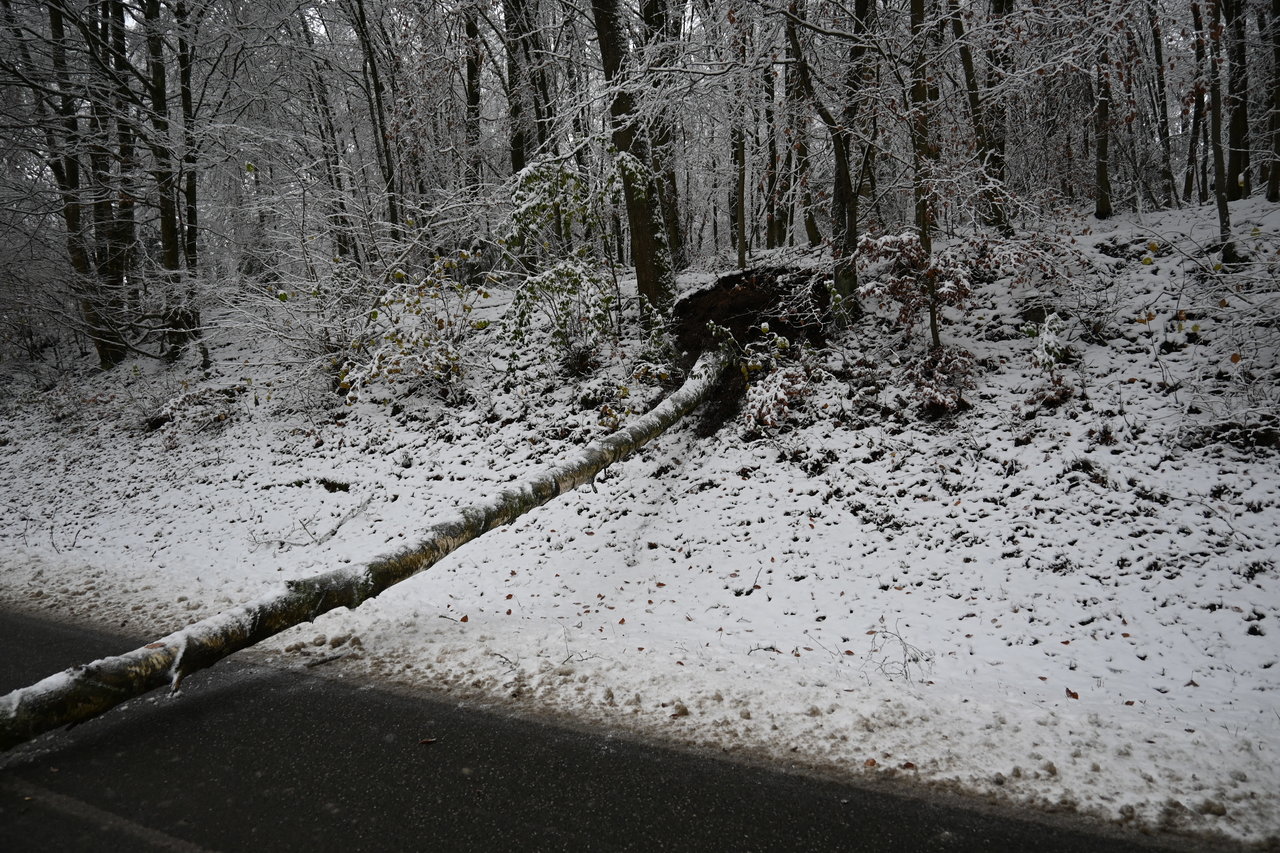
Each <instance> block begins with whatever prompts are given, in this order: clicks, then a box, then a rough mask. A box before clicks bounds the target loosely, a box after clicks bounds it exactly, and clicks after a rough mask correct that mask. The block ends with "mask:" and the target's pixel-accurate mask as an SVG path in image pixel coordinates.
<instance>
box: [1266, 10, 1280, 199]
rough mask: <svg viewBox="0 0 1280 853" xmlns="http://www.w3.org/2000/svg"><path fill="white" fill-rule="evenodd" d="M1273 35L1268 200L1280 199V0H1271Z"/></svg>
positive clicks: (1269, 22) (1269, 21) (1270, 23)
mask: <svg viewBox="0 0 1280 853" xmlns="http://www.w3.org/2000/svg"><path fill="white" fill-rule="evenodd" d="M1267 24H1268V28H1269V29H1270V31H1271V32H1270V37H1271V115H1270V116H1268V118H1267V132H1268V134H1269V135H1270V137H1271V162H1270V163H1269V164H1268V166H1267V201H1269V202H1272V203H1275V202H1277V201H1280V0H1271V17H1270V18H1269V19H1268V21H1267Z"/></svg>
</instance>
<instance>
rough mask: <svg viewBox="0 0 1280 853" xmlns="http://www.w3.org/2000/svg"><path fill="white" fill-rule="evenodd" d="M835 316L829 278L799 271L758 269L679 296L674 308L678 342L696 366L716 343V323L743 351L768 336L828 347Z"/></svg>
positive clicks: (814, 272)
mask: <svg viewBox="0 0 1280 853" xmlns="http://www.w3.org/2000/svg"><path fill="white" fill-rule="evenodd" d="M830 313H831V276H830V275H829V274H825V273H822V272H821V271H819V270H812V269H800V268H797V267H784V266H774V267H756V268H754V269H748V270H742V271H741V272H735V273H730V274H729V275H725V276H721V277H720V278H718V279H716V281H715V283H713V284H710V285H707V286H705V287H700V288H698V289H697V290H693V291H691V292H689V293H686V294H685V295H684V296H681V297H680V298H679V299H678V300H676V303H675V305H674V306H672V308H671V327H672V332H673V333H674V334H675V338H676V343H677V345H678V346H679V347H680V350H681V351H682V352H683V353H684V354H685V358H686V359H687V360H688V361H689V362H692V360H693V359H695V358H697V356H698V355H699V354H700V353H702V352H703V351H705V350H707V349H710V348H713V347H715V346H716V345H717V343H718V342H717V341H716V339H715V337H714V335H713V333H712V331H711V330H710V325H711V324H714V325H716V326H719V327H721V328H723V329H727V330H728V332H729V334H730V335H731V336H732V337H733V339H734V341H736V342H737V343H738V345H739V346H746V345H747V344H749V343H751V342H752V341H755V340H758V339H759V338H760V337H761V336H762V334H763V332H762V331H761V324H765V323H767V324H768V327H769V334H771V335H772V334H778V335H782V336H783V337H785V338H787V339H788V340H790V341H793V342H795V341H799V340H805V341H808V342H809V343H811V344H813V345H814V346H821V345H822V344H824V343H825V342H826V338H825V333H826V328H827V325H828V322H829V320H830Z"/></svg>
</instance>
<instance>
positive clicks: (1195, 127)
mask: <svg viewBox="0 0 1280 853" xmlns="http://www.w3.org/2000/svg"><path fill="white" fill-rule="evenodd" d="M1275 2H1277V3H1280V0H1275ZM1191 20H1192V26H1194V27H1195V38H1194V41H1193V43H1194V46H1195V57H1196V80H1195V85H1194V86H1193V87H1192V90H1191V97H1192V98H1194V103H1193V104H1192V106H1191V133H1190V134H1189V136H1188V140H1187V172H1186V176H1185V178H1184V179H1183V184H1182V200H1183V201H1188V202H1189V201H1191V190H1192V186H1193V184H1195V179H1196V172H1197V162H1198V161H1199V159H1200V157H1197V154H1196V151H1197V148H1198V146H1199V141H1200V137H1201V136H1202V135H1203V127H1204V96H1205V83H1204V81H1205V75H1206V74H1207V72H1206V70H1205V53H1204V39H1205V34H1204V21H1203V19H1202V18H1201V15H1200V4H1199V3H1196V2H1194V0H1193V2H1192V3H1191ZM1202 156H1203V155H1201V157H1202ZM1205 190H1206V187H1205V184H1204V181H1201V182H1200V193H1199V195H1198V196H1197V198H1198V200H1199V201H1200V203H1201V204H1204V203H1205V201H1206V200H1207V197H1206V192H1205Z"/></svg>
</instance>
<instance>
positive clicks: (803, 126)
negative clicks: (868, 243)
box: [783, 39, 822, 248]
mask: <svg viewBox="0 0 1280 853" xmlns="http://www.w3.org/2000/svg"><path fill="white" fill-rule="evenodd" d="M797 60H798V58H797V56H796V53H795V47H794V46H793V45H792V44H791V40H790V39H788V40H787V64H786V66H785V67H784V69H783V81H784V88H785V90H786V91H785V97H786V107H787V129H788V132H789V136H788V141H789V142H790V147H791V151H792V153H793V154H794V160H793V161H792V162H793V164H794V165H793V169H792V174H791V177H790V179H789V181H790V184H791V186H792V188H793V189H794V191H795V192H794V201H793V205H792V207H793V210H794V212H793V213H792V214H791V217H792V219H794V218H795V217H796V215H797V214H798V215H799V217H800V219H801V220H802V221H803V223H804V233H805V239H806V240H807V241H808V243H809V247H810V248H817V247H818V246H820V245H822V232H821V231H819V230H818V220H817V217H816V216H814V213H813V189H812V187H811V186H810V175H809V132H808V125H809V119H808V117H807V115H806V114H805V113H806V111H805V110H804V109H803V105H804V87H803V86H802V85H801V83H800V80H799V74H798V72H797V71H796V62H797Z"/></svg>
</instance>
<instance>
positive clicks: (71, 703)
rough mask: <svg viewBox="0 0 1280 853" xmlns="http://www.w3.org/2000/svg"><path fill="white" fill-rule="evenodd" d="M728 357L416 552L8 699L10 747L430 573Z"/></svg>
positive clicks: (323, 579) (556, 491) (652, 419)
mask: <svg viewBox="0 0 1280 853" xmlns="http://www.w3.org/2000/svg"><path fill="white" fill-rule="evenodd" d="M724 364H725V361H724V356H722V355H721V354H720V353H718V352H712V353H707V354H704V355H703V356H702V357H701V358H700V359H698V362H697V363H696V364H695V365H694V367H693V369H692V370H691V371H690V373H689V376H688V378H687V379H686V380H685V383H684V384H683V385H682V386H681V387H680V388H679V390H677V391H676V392H675V393H673V394H672V395H671V396H669V397H667V398H666V399H665V400H663V401H662V402H661V403H660V404H658V406H656V407H655V408H654V409H653V410H652V411H650V412H649V413H648V414H646V415H644V416H642V417H640V418H638V419H636V421H635V422H634V423H631V424H629V425H627V426H625V427H623V428H622V429H619V430H617V431H616V432H614V433H611V434H610V435H608V436H606V437H604V438H602V439H599V440H597V441H594V442H592V443H590V444H588V445H587V446H586V447H584V448H583V449H582V450H580V451H579V452H577V453H576V454H574V455H573V456H571V457H570V458H568V459H566V460H565V461H563V462H561V463H560V464H558V465H554V466H552V467H549V468H546V469H545V470H543V471H541V472H539V473H536V474H533V475H531V476H529V477H527V478H526V479H524V480H520V481H517V482H516V483H514V484H512V485H511V486H509V487H507V488H506V489H503V490H502V491H501V492H500V493H498V494H497V495H494V496H492V497H490V498H489V499H487V500H483V501H480V502H478V503H474V504H472V505H470V506H467V507H463V508H462V509H460V510H459V511H458V517H457V518H454V519H450V520H447V521H441V522H439V523H437V524H435V525H433V526H432V527H430V528H429V529H428V530H427V531H426V534H425V536H424V538H423V539H422V540H421V541H420V542H419V543H418V544H416V545H413V546H410V547H409V548H407V549H405V550H403V551H400V552H399V553H396V554H392V555H391V556H388V557H383V558H381V559H377V560H374V561H373V562H372V563H369V564H368V565H366V566H363V567H352V568H343V569H337V570H334V571H330V572H325V573H324V574H320V575H315V576H313V577H309V578H303V579H300V580H292V581H287V582H286V583H285V584H283V586H281V587H279V588H276V589H274V590H272V591H271V592H269V593H266V594H265V595H263V596H261V597H259V598H257V599H256V600H254V601H250V602H248V603H246V604H243V605H241V606H239V607H235V608H233V609H231V610H227V611H224V612H222V613H219V614H218V615H216V616H211V617H209V618H208V619H205V620H203V621H200V622H197V623H195V624H194V625H190V626H188V627H186V628H183V629H182V630H180V631H176V632H174V633H172V634H169V635H168V636H166V637H162V638H160V639H159V640H156V641H155V642H153V643H148V644H146V645H145V646H143V647H142V648H139V649H134V650H133V651H131V652H127V653H125V654H122V655H118V656H116V657H108V658H102V659H101V660H96V661H94V662H93V663H90V664H85V665H83V666H76V667H72V668H70V669H67V670H65V671H63V672H60V673H57V674H55V675H52V676H50V677H48V678H46V679H44V680H43V681H40V682H37V683H36V684H33V685H31V686H30V687H24V688H21V689H19V690H15V691H13V692H12V693H10V694H8V695H7V696H3V697H0V750H8V749H11V748H13V747H14V746H17V745H18V744H20V743H23V742H25V741H27V740H30V739H31V738H33V737H35V736H36V735H39V734H41V733H43V732H46V731H49V730H51V729H56V728H59V727H61V726H68V725H73V724H75V723H79V722H83V721H85V720H88V719H90V718H92V717H96V716H98V715H99V714H102V713H103V712H105V711H107V710H109V709H111V708H113V707H115V706H116V705H119V704H120V703H122V702H125V701H127V700H129V699H132V698H134V697H136V696H141V695H142V694H144V693H147V692H149V691H151V690H154V689H156V688H158V687H163V686H165V685H169V686H170V687H171V688H172V689H173V690H175V691H176V690H177V688H178V686H179V684H180V683H181V681H182V679H183V678H184V677H185V676H187V675H189V674H191V673H192V672H195V671H197V670H200V669H204V668H205V667H208V666H212V665H213V664H215V663H217V662H218V661H219V660H222V659H223V658H225V657H227V656H229V655H231V654H234V653H235V652H237V651H240V650H241V649H244V648H248V647H249V646H252V645H254V644H256V643H259V642H262V641H263V640H265V639H267V638H268V637H271V636H274V635H275V634H278V633H280V632H281V631H284V630H286V629H288V628H292V627H294V626H295V625H301V624H303V623H305V622H310V621H312V620H314V619H315V618H316V617H317V616H319V615H320V614H321V613H325V612H327V611H329V610H333V609H335V608H338V607H347V608H353V607H356V606H357V605H359V604H360V603H361V602H364V601H367V600H369V599H370V598H373V597H374V596H376V595H378V594H379V593H381V592H383V591H384V590H386V589H387V588H388V587H391V586H393V585H395V584H397V583H400V582H401V581H403V580H406V579H408V578H410V577H412V576H413V575H415V574H417V573H419V572H422V571H425V570H426V569H429V568H430V567H431V566H433V565H435V564H436V563H437V562H439V561H440V560H441V559H443V558H444V557H445V556H446V555H448V554H450V553H452V552H453V551H455V550H457V549H458V548H459V547H461V546H462V545H465V544H466V543H467V542H470V541H471V540H472V539H475V538H476V537H478V536H481V535H482V534H484V533H487V532H488V531H490V530H493V529H494V528H495V527H501V526H502V525H504V524H509V523H510V522H512V521H514V520H515V519H517V518H519V517H520V516H522V515H524V514H525V513H527V512H529V511H530V510H532V509H534V508H536V507H539V506H542V505H543V504H545V503H547V502H549V501H551V500H552V499H554V498H556V497H557V496H559V495H562V494H565V493H566V492H570V491H573V490H574V489H576V488H577V487H578V486H581V485H583V484H585V483H589V482H591V480H592V479H594V478H595V476H596V474H598V473H600V471H602V470H604V469H605V468H607V467H608V466H610V465H612V464H613V463H615V462H617V461H619V460H621V459H625V458H626V457H627V456H629V455H631V454H632V453H634V452H635V451H636V450H638V449H639V448H640V447H643V446H644V445H645V444H647V443H649V442H650V441H652V440H653V439H654V438H656V437H658V436H659V435H661V434H662V433H663V432H665V431H666V430H667V429H669V428H670V427H671V426H672V425H673V424H675V423H676V422H677V421H679V420H680V419H681V418H683V417H684V416H685V415H687V414H689V412H691V411H693V410H694V409H695V408H697V406H698V404H700V403H701V402H702V401H703V400H705V399H706V398H707V397H708V395H709V394H710V393H711V391H712V389H713V388H714V387H715V386H716V384H717V382H718V381H719V379H720V374H721V372H722V370H723V368H724Z"/></svg>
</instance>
